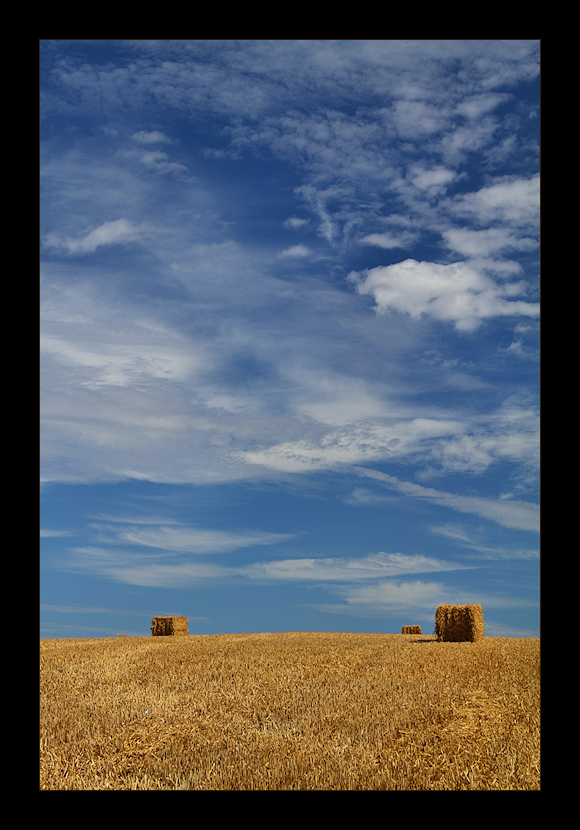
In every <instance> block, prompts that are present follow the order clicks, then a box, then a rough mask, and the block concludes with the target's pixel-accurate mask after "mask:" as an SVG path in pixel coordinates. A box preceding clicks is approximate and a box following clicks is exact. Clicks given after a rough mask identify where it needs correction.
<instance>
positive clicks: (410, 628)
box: [401, 625, 421, 634]
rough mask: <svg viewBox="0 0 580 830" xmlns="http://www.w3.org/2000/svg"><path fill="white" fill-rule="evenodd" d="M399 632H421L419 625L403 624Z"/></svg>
mask: <svg viewBox="0 0 580 830" xmlns="http://www.w3.org/2000/svg"><path fill="white" fill-rule="evenodd" d="M401 634H421V626H420V625H404V626H403V630H402V631H401Z"/></svg>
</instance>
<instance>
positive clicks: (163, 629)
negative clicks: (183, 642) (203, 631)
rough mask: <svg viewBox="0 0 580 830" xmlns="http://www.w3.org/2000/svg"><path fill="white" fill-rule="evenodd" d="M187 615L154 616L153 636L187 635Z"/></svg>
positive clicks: (152, 624)
mask: <svg viewBox="0 0 580 830" xmlns="http://www.w3.org/2000/svg"><path fill="white" fill-rule="evenodd" d="M188 634H189V631H188V629H187V617H153V622H152V623H151V635H152V636H153V637H187V635H188Z"/></svg>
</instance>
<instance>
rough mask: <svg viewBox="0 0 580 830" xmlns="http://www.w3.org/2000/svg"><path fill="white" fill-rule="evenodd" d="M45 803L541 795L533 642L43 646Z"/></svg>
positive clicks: (115, 641)
mask: <svg viewBox="0 0 580 830" xmlns="http://www.w3.org/2000/svg"><path fill="white" fill-rule="evenodd" d="M40 789H41V790H539V789H540V641H539V639H535V638H529V639H510V638H494V637H486V638H485V639H484V640H483V641H482V642H479V643H440V642H437V641H436V640H435V637H433V636H428V635H422V636H421V635H402V634H347V633H308V632H289V633H282V634H236V635H214V636H188V637H129V638H128V637H117V638H110V639H75V640H72V639H71V640H43V641H41V643H40Z"/></svg>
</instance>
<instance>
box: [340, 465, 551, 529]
mask: <svg viewBox="0 0 580 830" xmlns="http://www.w3.org/2000/svg"><path fill="white" fill-rule="evenodd" d="M357 469H358V472H359V474H360V475H361V476H364V477H367V478H372V479H374V480H375V481H379V482H381V483H382V484H384V485H385V486H386V487H389V488H390V489H393V490H396V491H397V492H399V493H404V494H405V495H407V496H410V497H412V498H416V499H425V500H427V501H431V502H433V503H434V504H440V505H443V506H445V507H449V508H451V509H452V510H457V511H459V512H461V513H472V514H475V515H477V516H481V517H482V518H485V519H489V520H490V521H492V522H496V523H498V524H500V525H503V526H504V527H511V528H514V529H517V530H532V531H538V532H539V530H540V508H539V505H537V504H533V503H531V502H525V501H515V500H512V499H489V498H485V497H482V496H462V495H458V494H456V493H447V492H445V491H442V490H435V489H434V488H432V487H423V486H422V485H420V484H414V483H412V482H409V481H400V480H399V479H398V478H396V477H395V476H391V475H387V474H386V473H381V472H379V471H377V470H370V469H366V468H364V467H359V468H357Z"/></svg>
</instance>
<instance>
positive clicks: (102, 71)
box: [40, 40, 540, 638]
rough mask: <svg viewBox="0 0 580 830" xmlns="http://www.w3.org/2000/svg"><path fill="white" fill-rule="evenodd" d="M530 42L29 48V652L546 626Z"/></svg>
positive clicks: (534, 82)
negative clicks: (65, 640)
mask: <svg viewBox="0 0 580 830" xmlns="http://www.w3.org/2000/svg"><path fill="white" fill-rule="evenodd" d="M539 52H540V47H539V42H538V41H499V40H498V41H493V40H492V41H434V40H423V41H421V40H419V41H410V40H409V41H405V40H402V41H309V40H308V41H74V40H72V41H42V42H41V44H40V112H41V117H40V297H41V300H40V318H41V320H40V343H41V352H40V355H41V357H40V361H41V362H40V367H41V371H40V381H41V398H40V470H41V491H40V527H41V539H40V603H41V606H40V608H41V610H40V636H41V637H42V638H48V637H107V636H115V635H117V634H128V635H135V636H142V635H148V634H149V626H150V622H151V618H152V617H153V616H156V615H164V614H182V615H185V616H187V617H188V620H189V630H190V632H191V633H193V634H220V633H231V632H252V631H299V630H305V631H315V630H317V631H376V632H399V631H400V630H401V626H402V625H422V626H423V631H424V633H432V630H433V625H434V615H435V609H436V607H437V605H439V604H440V603H472V602H478V603H481V605H482V606H483V609H484V617H485V621H486V624H487V629H486V632H487V633H488V634H489V635H492V636H510V637H527V636H539V628H540V622H539V620H540V613H539V570H540V569H539V164H540V158H539V131H540V120H539V83H540V78H539V72H540V66H539V60H540V55H539Z"/></svg>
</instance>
